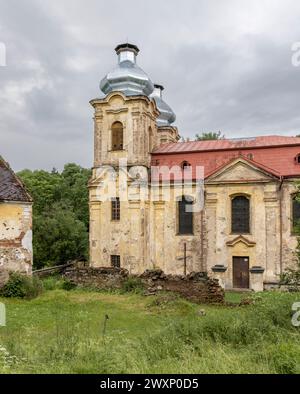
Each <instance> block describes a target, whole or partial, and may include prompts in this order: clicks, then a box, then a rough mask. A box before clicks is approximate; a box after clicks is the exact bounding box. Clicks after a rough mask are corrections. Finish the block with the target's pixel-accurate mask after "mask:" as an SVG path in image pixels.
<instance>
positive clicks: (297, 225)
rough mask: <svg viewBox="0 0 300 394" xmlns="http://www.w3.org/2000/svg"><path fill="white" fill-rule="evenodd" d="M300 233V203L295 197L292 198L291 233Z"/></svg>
mask: <svg viewBox="0 0 300 394" xmlns="http://www.w3.org/2000/svg"><path fill="white" fill-rule="evenodd" d="M299 231H300V202H299V201H297V197H296V196H295V197H293V232H294V233H299Z"/></svg>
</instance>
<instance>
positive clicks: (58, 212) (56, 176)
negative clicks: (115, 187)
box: [18, 163, 91, 269]
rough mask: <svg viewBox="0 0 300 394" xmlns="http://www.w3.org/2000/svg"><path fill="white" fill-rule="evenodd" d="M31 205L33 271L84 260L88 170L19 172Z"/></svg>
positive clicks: (70, 167) (74, 166) (67, 168)
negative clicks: (32, 202) (31, 200)
mask: <svg viewBox="0 0 300 394" xmlns="http://www.w3.org/2000/svg"><path fill="white" fill-rule="evenodd" d="M18 176H19V177H20V179H21V180H22V182H23V183H24V185H25V186H26V188H27V190H28V191H29V193H30V194H31V196H32V198H33V201H34V204H33V253H34V255H33V259H34V268H36V269H37V268H42V267H44V266H52V265H58V264H64V263H66V262H68V261H69V260H73V259H79V258H83V259H87V258H88V229H89V207H88V187H87V185H88V181H89V178H90V176H91V171H90V170H89V169H85V168H82V167H80V166H79V165H77V164H74V163H69V164H66V165H65V167H64V170H63V171H62V172H61V173H59V172H58V171H57V170H56V169H53V170H52V171H51V172H48V171H44V170H37V171H31V170H23V171H20V172H19V173H18Z"/></svg>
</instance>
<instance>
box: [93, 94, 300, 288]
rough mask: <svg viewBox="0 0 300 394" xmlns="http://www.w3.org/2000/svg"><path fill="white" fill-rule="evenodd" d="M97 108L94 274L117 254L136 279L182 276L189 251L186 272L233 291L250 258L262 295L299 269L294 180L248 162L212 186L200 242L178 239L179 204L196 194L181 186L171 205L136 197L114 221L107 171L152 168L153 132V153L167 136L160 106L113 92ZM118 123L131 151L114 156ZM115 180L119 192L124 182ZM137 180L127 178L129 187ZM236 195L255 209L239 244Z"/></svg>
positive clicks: (197, 231)
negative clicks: (242, 263) (121, 165)
mask: <svg viewBox="0 0 300 394" xmlns="http://www.w3.org/2000/svg"><path fill="white" fill-rule="evenodd" d="M92 105H93V107H94V109H95V118H94V120H95V152H94V156H95V161H94V170H93V177H92V180H91V183H90V226H91V227H90V262H91V266H92V267H103V266H110V264H111V255H120V257H121V266H122V268H125V269H127V270H128V271H129V272H130V273H132V274H141V273H142V272H144V271H145V270H146V269H153V268H160V269H162V270H163V271H164V272H166V273H167V274H173V275H180V274H183V273H184V249H185V246H186V269H187V273H190V272H193V271H196V272H203V271H206V272H208V274H209V275H210V276H213V277H215V278H218V279H220V283H222V285H223V286H224V287H225V288H229V289H230V288H232V287H233V257H248V258H249V262H250V270H251V269H252V270H251V272H250V273H249V277H250V288H251V289H253V290H255V291H258V290H262V289H263V287H264V284H267V283H274V282H278V280H279V276H280V273H281V272H282V271H284V270H285V269H286V268H288V267H291V266H293V265H294V264H295V248H296V246H297V239H296V237H295V236H293V235H292V232H291V212H292V206H291V201H292V200H291V196H292V193H293V192H294V191H295V188H294V185H293V180H290V181H285V182H283V184H281V181H280V179H279V178H278V177H276V176H275V175H272V174H271V173H269V172H266V171H265V170H263V169H261V168H258V167H257V166H255V165H254V164H251V163H249V162H248V161H245V160H243V158H242V156H240V157H236V160H235V161H234V162H232V163H229V164H228V165H227V166H226V167H225V168H222V169H221V170H219V171H218V172H217V173H215V174H213V175H211V176H210V177H209V178H208V179H206V182H205V191H206V198H205V208H204V211H203V212H198V213H195V214H194V234H193V235H190V236H181V235H178V222H177V221H178V212H177V208H178V205H177V198H178V197H179V196H182V195H189V194H188V193H186V192H185V191H182V190H178V189H177V186H176V184H173V185H172V187H171V189H170V193H171V195H170V198H169V199H165V198H160V199H157V198H153V196H151V198H149V200H148V201H147V202H143V201H140V199H139V198H138V195H137V193H135V192H133V193H132V196H131V197H132V198H129V201H122V199H121V220H120V221H119V222H113V221H112V220H111V202H110V201H103V202H101V196H103V195H104V194H105V193H106V191H107V190H106V189H105V187H104V185H105V183H106V182H104V181H105V176H106V175H105V174H104V173H101V170H100V166H101V165H112V166H114V167H115V168H116V167H117V166H118V159H120V158H127V159H128V166H129V167H130V166H131V165H144V166H147V167H148V166H149V163H150V159H151V154H150V151H151V147H150V144H149V128H151V130H152V131H153V141H152V142H153V146H156V145H157V144H158V143H159V140H160V134H161V135H163V132H162V131H161V133H160V132H159V131H158V130H157V128H156V126H155V119H156V116H157V111H156V109H155V107H154V106H153V104H152V103H149V102H148V101H147V99H145V98H141V97H135V98H126V97H124V96H123V95H121V94H119V93H112V94H110V95H108V96H107V98H106V99H103V100H94V101H92ZM115 121H121V122H122V123H123V125H124V150H122V151H118V152H112V151H111V125H112V124H113V122H115ZM174 130H175V129H174ZM170 160H171V159H170ZM169 165H170V166H171V165H172V163H171V162H170V163H169ZM99 172H100V173H99ZM116 179H117V186H118V184H119V182H120V177H119V176H117V178H116ZM134 181H136V179H133V178H132V177H131V176H130V175H126V177H125V183H127V186H131V185H132V184H133V183H134ZM194 186H195V185H194ZM163 189H164V187H163V186H160V187H157V190H155V192H156V196H161V195H162V194H163V193H164V190H163ZM149 192H150V191H149V190H148V193H149ZM192 192H193V193H194V192H195V190H194V189H193V190H192ZM236 194H244V195H245V194H246V195H247V196H248V197H249V199H250V206H251V220H250V221H251V231H250V234H241V236H242V237H240V238H239V234H232V233H231V199H232V196H234V195H236ZM193 195H194V194H193ZM149 196H150V194H149ZM216 265H222V266H223V267H224V268H225V272H214V268H215V267H214V266H216ZM255 267H261V268H262V269H260V270H255V269H253V268H255ZM262 271H263V272H262Z"/></svg>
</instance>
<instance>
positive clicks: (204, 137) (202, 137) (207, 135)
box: [196, 131, 225, 141]
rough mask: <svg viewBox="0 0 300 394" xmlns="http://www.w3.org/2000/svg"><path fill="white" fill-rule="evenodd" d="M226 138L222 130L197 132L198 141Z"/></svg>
mask: <svg viewBox="0 0 300 394" xmlns="http://www.w3.org/2000/svg"><path fill="white" fill-rule="evenodd" d="M224 138H225V136H224V135H222V133H221V131H218V132H209V133H202V134H196V141H210V140H221V139H224Z"/></svg>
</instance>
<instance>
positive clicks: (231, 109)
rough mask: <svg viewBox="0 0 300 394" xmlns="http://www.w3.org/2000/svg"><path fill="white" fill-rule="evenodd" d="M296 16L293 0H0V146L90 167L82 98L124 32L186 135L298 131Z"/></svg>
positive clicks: (48, 163)
mask: <svg viewBox="0 0 300 394" xmlns="http://www.w3.org/2000/svg"><path fill="white" fill-rule="evenodd" d="M299 21H300V1H299V0H185V1H182V0H163V1H162V0H152V1H146V0H127V1H122V0H109V1H107V0H105V1H104V0H88V1H86V0H85V1H84V0H0V43H1V42H2V43H4V44H5V46H6V63H7V66H6V67H0V121H1V126H0V154H1V155H2V156H4V157H5V158H6V160H8V161H9V162H10V163H11V165H12V166H13V168H14V169H15V170H20V169H22V168H32V169H36V168H44V169H51V168H52V167H56V168H62V167H63V165H64V163H67V162H77V163H79V164H81V165H83V166H86V167H88V166H91V165H92V157H93V123H92V108H91V107H90V106H89V100H90V99H92V98H95V97H97V96H98V95H99V88H98V86H99V81H100V80H101V79H102V77H103V76H104V75H105V74H106V73H107V72H108V71H109V70H110V69H111V68H112V67H113V66H114V65H115V63H116V61H117V59H116V55H115V53H114V48H115V46H116V45H117V44H118V43H121V42H124V41H126V40H127V39H128V40H129V42H132V43H134V44H137V45H138V46H139V47H140V50H141V52H140V55H139V57H138V63H139V65H140V66H141V67H142V68H143V69H144V70H145V71H146V72H147V73H148V74H149V75H150V77H151V79H152V80H153V81H154V82H158V83H162V84H163V85H164V86H165V89H166V90H165V92H164V94H165V96H164V97H165V100H166V101H167V102H168V103H169V104H170V105H171V107H172V108H173V109H174V111H175V112H176V114H177V122H176V124H177V126H178V127H179V131H180V133H181V135H183V136H184V137H190V138H193V137H194V136H195V134H196V133H201V132H203V131H218V130H221V131H222V132H223V133H225V135H226V136H228V137H243V136H254V135H261V134H284V135H295V134H300V67H293V66H292V62H291V57H292V54H293V53H292V50H291V47H292V44H293V43H295V42H300V23H299ZM1 48H3V45H2V46H1V45H0V49H1ZM0 60H1V59H0Z"/></svg>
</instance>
